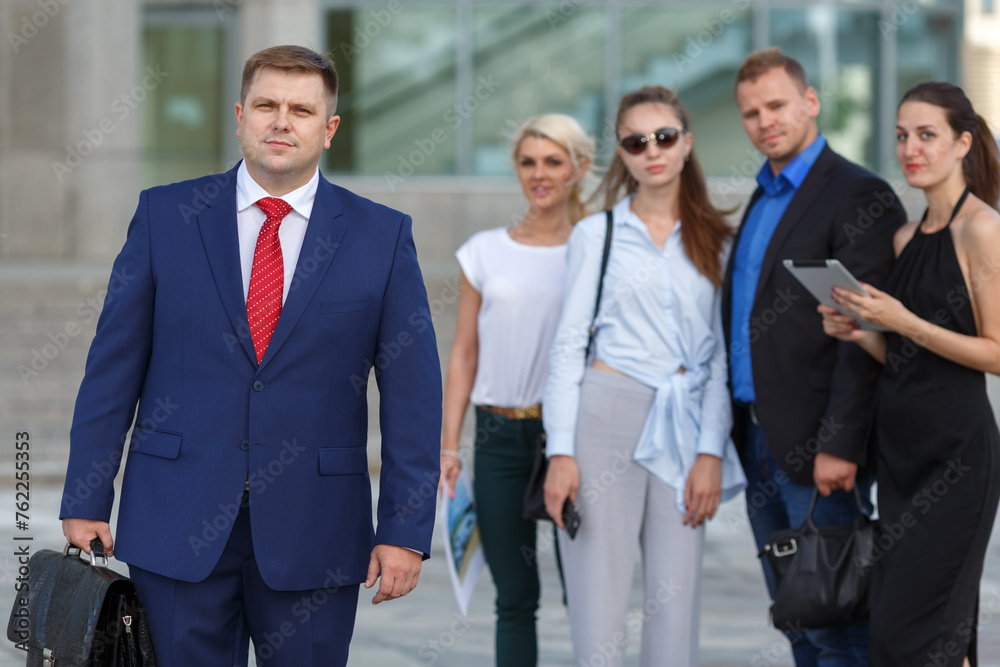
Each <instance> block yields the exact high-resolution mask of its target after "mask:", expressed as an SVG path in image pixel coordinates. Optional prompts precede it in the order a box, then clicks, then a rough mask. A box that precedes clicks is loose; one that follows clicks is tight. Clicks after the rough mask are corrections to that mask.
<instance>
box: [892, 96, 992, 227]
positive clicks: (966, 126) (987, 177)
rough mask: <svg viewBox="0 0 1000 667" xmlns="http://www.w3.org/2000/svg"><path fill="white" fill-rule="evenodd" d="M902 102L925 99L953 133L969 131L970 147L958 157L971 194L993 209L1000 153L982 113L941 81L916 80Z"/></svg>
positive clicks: (923, 100) (959, 133) (901, 104)
mask: <svg viewBox="0 0 1000 667" xmlns="http://www.w3.org/2000/svg"><path fill="white" fill-rule="evenodd" d="M906 102H926V103H927V104H933V105H934V106H936V107H940V108H941V109H943V110H944V114H945V118H947V120H948V125H949V126H951V129H952V131H953V132H954V133H955V135H956V136H961V135H962V133H963V132H968V133H969V134H971V135H972V148H970V149H969V152H968V153H967V154H966V156H965V159H964V160H962V171H963V173H964V174H965V182H966V184H967V185H968V186H969V190H971V191H972V194H974V195H976V196H977V197H979V198H980V199H982V200H983V201H984V202H986V203H987V204H989V205H990V206H992V207H993V208H994V209H996V208H997V206H998V200H1000V155H998V151H997V142H996V140H995V139H994V138H993V133H992V132H990V127H989V125H987V124H986V121H985V120H983V117H982V116H980V115H979V114H977V113H976V112H975V110H974V109H973V108H972V102H970V101H969V98H968V97H966V96H965V93H964V92H963V91H962V89H961V88H959V87H958V86H955V85H953V84H950V83H947V82H945V81H927V82H925V83H918V84H917V85H916V86H914V87H913V88H910V89H909V90H908V91H906V94H905V95H903V99H902V101H901V102H900V103H899V106H903V104H905V103H906Z"/></svg>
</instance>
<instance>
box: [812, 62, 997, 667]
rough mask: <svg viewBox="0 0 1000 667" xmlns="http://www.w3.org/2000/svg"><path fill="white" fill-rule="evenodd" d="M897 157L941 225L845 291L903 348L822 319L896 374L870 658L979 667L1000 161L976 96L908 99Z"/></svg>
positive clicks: (991, 449) (926, 229)
mask: <svg viewBox="0 0 1000 667" xmlns="http://www.w3.org/2000/svg"><path fill="white" fill-rule="evenodd" d="M896 155H897V157H898V159H899V165H900V167H901V168H902V170H903V174H904V176H905V177H906V182H907V183H908V184H909V185H911V186H913V187H916V188H920V189H921V190H923V191H924V195H925V196H926V198H927V210H926V212H925V213H924V216H923V218H922V219H921V220H920V221H919V222H910V223H908V224H906V225H904V226H903V227H901V228H900V229H899V231H898V232H897V233H896V236H895V240H894V244H895V250H896V257H897V259H896V264H895V267H894V268H893V271H892V274H891V275H890V276H889V280H888V284H887V285H886V286H885V288H886V289H885V291H884V292H883V291H880V290H878V289H875V288H874V287H871V286H870V285H866V286H865V288H866V290H867V294H865V295H861V294H857V293H853V292H849V291H846V290H840V289H835V290H834V298H835V300H836V301H837V302H838V303H839V304H840V305H841V306H842V307H843V308H845V309H847V310H849V311H850V312H851V313H853V314H855V315H857V316H858V317H859V318H860V319H862V320H865V321H867V322H872V323H874V324H879V325H881V326H883V327H885V328H886V329H887V330H888V332H887V333H885V334H882V333H878V332H874V331H862V330H860V329H858V327H857V323H856V321H855V320H853V319H852V318H849V317H846V316H844V315H841V314H839V313H838V312H837V311H835V310H833V309H831V308H826V307H823V306H820V312H821V313H822V314H823V327H824V329H825V331H826V332H827V333H828V334H830V335H831V336H835V337H837V338H840V339H841V340H850V341H854V342H856V343H858V344H859V345H861V346H862V347H863V348H864V349H865V350H867V351H868V352H869V353H870V354H872V356H874V357H875V358H876V359H879V360H880V361H882V362H883V363H884V364H885V370H884V372H883V376H882V383H881V387H880V393H879V398H878V405H877V411H876V415H877V417H876V424H875V428H876V429H877V435H878V447H879V463H878V504H879V516H880V533H879V538H878V540H877V544H876V545H875V546H874V548H873V551H872V557H873V560H874V561H875V565H874V567H875V570H874V579H873V582H872V599H871V645H870V658H871V664H873V665H879V667H895V666H899V667H913V666H914V665H916V666H919V665H925V664H931V665H935V666H939V667H959V666H961V665H975V664H976V633H977V619H978V616H979V609H978V605H979V580H980V578H981V576H982V571H983V560H984V558H985V554H986V546H987V542H988V541H989V536H990V530H991V528H992V526H993V519H994V516H995V515H996V509H997V502H998V499H1000V434H998V431H997V423H996V419H995V418H994V415H993V410H992V408H991V406H990V403H989V401H988V400H987V394H986V378H985V373H993V374H1000V215H998V213H997V200H998V197H1000V161H998V157H997V145H996V143H995V141H994V139H993V136H992V135H991V134H990V130H989V128H988V126H987V125H986V123H985V121H983V119H982V118H981V117H979V116H978V115H977V114H976V113H975V111H973V109H972V105H971V104H970V103H969V100H968V99H967V98H966V97H965V94H964V93H963V92H962V90H961V89H960V88H958V87H956V86H953V85H951V84H948V83H939V82H932V83H923V84H920V85H918V86H916V87H914V88H913V89H911V90H910V91H909V92H907V93H906V95H905V96H904V97H903V101H902V102H901V103H900V106H899V112H898V117H897V126H896ZM869 213H870V214H874V212H869Z"/></svg>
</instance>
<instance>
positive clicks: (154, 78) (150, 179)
mask: <svg viewBox="0 0 1000 667" xmlns="http://www.w3.org/2000/svg"><path fill="white" fill-rule="evenodd" d="M212 17H213V18H214V13H212ZM224 41H225V35H224V30H223V28H222V27H221V26H220V24H219V21H218V20H216V21H205V22H198V21H196V22H191V23H186V22H185V23H177V24H173V25H170V24H166V25H164V24H158V25H153V26H148V27H147V28H146V29H145V33H144V41H143V57H144V65H145V71H144V72H143V78H142V79H141V85H139V86H136V87H135V88H133V89H132V90H131V91H129V92H128V93H126V95H124V96H123V98H122V99H121V100H119V102H120V104H118V106H119V110H118V111H119V113H120V114H127V113H130V110H131V109H133V108H136V107H137V106H139V105H140V104H141V113H142V114H143V116H142V118H143V129H142V145H143V152H142V185H143V187H150V186H153V185H159V184H163V183H173V182H176V181H181V180H185V179H188V178H194V177H196V176H202V175H204V174H209V173H213V172H217V171H220V170H221V169H222V168H223V167H224V166H225V165H224V164H223V159H222V151H223V143H224V142H223V137H222V132H223V113H224V110H223V108H222V95H223V90H224V72H223V71H222V67H223V66H224V63H225V61H226V59H225V58H224V57H223V52H224ZM147 97H148V100H147V99H146V98H147ZM125 98H127V99H125ZM143 100H145V101H143ZM227 109H228V110H229V115H228V118H229V119H230V123H231V124H230V125H227V126H226V131H230V130H231V129H232V128H233V127H234V124H235V121H234V120H232V111H231V109H232V107H228V106H227ZM112 110H114V107H112Z"/></svg>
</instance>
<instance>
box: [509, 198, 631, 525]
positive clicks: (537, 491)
mask: <svg viewBox="0 0 1000 667" xmlns="http://www.w3.org/2000/svg"><path fill="white" fill-rule="evenodd" d="M604 213H605V217H606V225H607V229H606V231H605V234H604V254H603V256H602V257H601V274H600V277H599V278H598V279H597V301H596V303H594V316H593V317H592V318H591V320H590V329H588V335H587V350H586V353H585V354H584V360H586V359H587V358H588V357H589V356H590V348H591V345H592V344H593V342H594V323H595V322H596V321H597V310H598V308H600V306H601V293H602V292H603V291H604V274H605V273H606V272H607V270H608V257H609V256H610V255H611V229H612V226H613V222H614V218H613V216H612V214H611V211H605V212H604ZM548 470H549V460H548V458H547V457H546V456H545V434H544V433H542V434H541V435H539V436H538V440H537V441H536V443H535V462H534V464H533V465H532V467H531V475H529V476H528V485H527V486H526V487H525V488H524V511H523V515H524V518H525V519H529V520H535V521H551V520H552V517H550V516H549V513H548V512H546V511H545V475H546V473H547V472H548ZM568 500H569V499H568V498H567V501H568ZM567 504H568V505H569V508H568V509H567V508H566V507H565V506H564V507H563V517H564V523H565V525H567V526H568V525H570V522H566V521H565V519H566V518H567V517H570V518H573V521H572V523H574V525H577V526H578V525H579V516H578V515H576V510H575V508H573V506H572V505H573V504H572V503H569V502H567ZM573 532H574V534H575V532H576V531H575V529H574V531H573Z"/></svg>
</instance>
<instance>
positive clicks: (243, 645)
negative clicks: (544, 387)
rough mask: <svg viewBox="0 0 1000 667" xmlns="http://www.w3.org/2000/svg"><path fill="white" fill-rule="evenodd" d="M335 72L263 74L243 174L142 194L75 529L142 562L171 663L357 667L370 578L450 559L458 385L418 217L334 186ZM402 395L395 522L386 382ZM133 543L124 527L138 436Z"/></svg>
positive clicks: (257, 73)
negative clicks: (445, 416)
mask: <svg viewBox="0 0 1000 667" xmlns="http://www.w3.org/2000/svg"><path fill="white" fill-rule="evenodd" d="M336 94H337V74H336V71H335V70H334V67H333V64H332V63H331V62H330V61H329V60H328V59H327V58H325V57H324V56H322V55H320V54H317V53H315V52H313V51H311V50H308V49H304V48H301V47H294V46H281V47H273V48H270V49H266V50H264V51H261V52H260V53H257V54H256V55H254V56H252V57H251V58H250V59H249V60H248V61H247V63H246V66H245V68H244V71H243V85H242V90H241V94H240V102H239V103H238V104H237V105H236V120H237V126H238V129H237V135H238V136H239V138H240V144H241V146H242V148H243V154H244V160H243V161H242V162H241V163H240V164H238V165H237V166H236V167H235V168H234V169H232V170H231V171H229V172H228V173H225V174H217V175H214V176H208V177H204V178H200V179H196V180H193V181H187V182H183V183H177V184H173V185H169V186H163V187H158V188H153V189H150V190H147V191H145V192H143V193H142V194H141V195H140V197H139V206H138V209H137V210H136V213H135V216H134V217H133V219H132V222H131V224H130V225H129V229H128V235H127V239H126V241H125V245H124V247H123V248H122V251H121V253H120V254H119V255H118V257H117V259H116V260H115V265H114V270H113V273H112V276H113V280H114V281H115V289H114V290H109V294H108V297H107V299H106V300H105V304H104V310H103V312H102V314H101V318H100V321H99V323H98V327H97V334H96V336H95V338H94V341H93V344H92V346H91V349H90V354H89V357H88V360H87V368H86V373H85V376H84V379H83V384H82V386H81V388H80V393H79V396H78V398H77V403H76V410H75V413H74V417H73V427H72V432H71V448H70V460H69V468H68V472H67V477H66V486H65V490H64V494H63V499H62V508H61V518H62V519H63V531H64V533H65V534H66V538H67V540H69V541H70V542H71V543H73V544H76V545H78V546H80V547H82V548H84V549H85V550H88V551H89V549H88V545H89V543H90V541H91V540H92V539H94V538H98V539H100V540H101V542H102V543H103V544H104V547H105V549H106V550H108V551H111V549H112V547H114V552H115V553H116V555H117V556H118V557H119V558H120V559H121V560H123V561H125V562H127V563H128V564H129V568H130V574H131V576H132V578H133V580H134V581H135V582H136V585H137V586H138V589H139V592H140V595H142V597H143V600H144V602H145V605H146V607H147V611H148V615H149V619H150V624H151V627H152V633H153V642H154V646H155V649H156V651H157V654H158V658H159V661H160V664H161V665H165V666H167V667H170V666H177V667H194V666H200V665H204V666H205V667H220V666H222V665H246V664H247V660H248V644H249V640H250V639H252V640H253V644H254V647H255V651H256V658H257V664H258V665H276V666H281V667H285V666H288V667H292V666H295V667H301V666H303V665H323V666H324V667H325V666H328V665H344V664H346V662H347V655H348V646H349V643H350V639H351V635H352V633H353V629H354V619H355V614H356V612H357V601H358V595H359V585H360V583H361V582H364V584H365V587H366V588H370V587H372V586H374V585H375V584H376V582H377V583H378V590H377V592H376V593H375V596H374V598H373V600H372V602H373V603H379V602H382V601H383V600H387V599H394V598H397V597H401V596H403V595H406V594H407V593H409V592H410V591H411V590H413V588H414V587H415V586H416V584H417V579H418V576H419V574H420V567H421V562H422V560H423V559H425V558H427V557H428V555H429V553H430V540H431V530H432V527H433V521H434V505H435V490H436V488H437V480H438V471H439V458H438V442H439V437H440V420H441V376H440V368H439V365H438V357H437V348H436V343H435V339H434V331H433V328H432V327H431V323H430V315H429V310H428V308H427V295H426V292H425V290H424V285H423V280H422V277H421V274H420V269H419V267H418V265H417V259H416V252H415V249H414V245H413V237H412V233H411V221H410V218H409V216H406V215H404V214H402V213H400V212H398V211H393V210H391V209H389V208H386V207H384V206H380V205H378V204H375V203H373V202H371V201H369V200H366V199H363V198H361V197H358V196H357V195H354V194H352V193H351V192H348V191H347V190H344V189H343V188H340V187H337V186H335V185H332V184H331V183H329V182H328V181H326V179H324V178H323V177H322V176H321V175H320V173H319V168H318V166H319V160H320V156H321V154H322V152H323V149H324V148H329V147H330V140H331V139H332V138H333V135H334V133H335V132H336V130H337V126H338V123H339V121H340V118H339V117H338V116H336V115H335V113H334V110H335V105H336ZM372 368H374V369H375V377H376V380H377V382H378V387H379V392H380V397H381V404H380V423H381V431H382V452H381V453H382V467H381V473H380V487H379V501H378V508H377V526H378V528H377V530H374V529H373V526H372V501H371V489H370V482H369V479H368V458H367V448H366V440H367V430H368V416H367V398H366V393H367V391H366V389H367V381H368V377H369V372H370V371H371V370H372ZM133 419H134V420H135V425H134V428H133V429H132V435H131V439H130V441H129V443H128V459H127V464H126V468H125V474H124V481H123V484H122V491H121V502H120V509H119V517H118V525H117V534H116V538H117V540H116V541H114V542H113V541H112V534H111V530H110V526H109V525H108V521H109V519H110V516H111V509H112V503H113V499H114V486H113V482H114V477H115V475H116V473H117V471H118V467H119V463H120V462H121V460H122V450H123V447H124V444H125V438H126V434H127V433H128V431H129V428H130V427H131V426H132V424H133Z"/></svg>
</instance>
